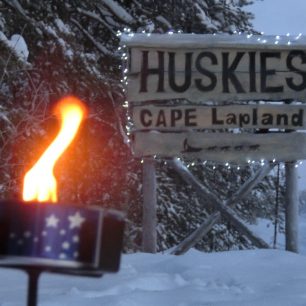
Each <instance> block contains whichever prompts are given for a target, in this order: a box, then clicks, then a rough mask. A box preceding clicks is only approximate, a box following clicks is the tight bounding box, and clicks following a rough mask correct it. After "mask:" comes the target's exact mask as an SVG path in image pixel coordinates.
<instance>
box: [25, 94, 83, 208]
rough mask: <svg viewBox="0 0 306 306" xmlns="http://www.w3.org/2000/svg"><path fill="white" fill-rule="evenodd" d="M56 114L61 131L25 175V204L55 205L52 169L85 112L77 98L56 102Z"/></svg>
mask: <svg viewBox="0 0 306 306" xmlns="http://www.w3.org/2000/svg"><path fill="white" fill-rule="evenodd" d="M55 113H56V115H57V117H58V118H59V119H60V120H61V127H60V131H59V133H58V135H57V136H56V138H55V139H54V140H53V142H52V143H51V144H50V145H49V147H48V148H47V149H46V151H45V152H44V153H43V155H42V156H41V157H40V158H39V160H38V161H37V162H36V164H35V165H34V166H33V167H32V168H31V169H30V170H29V171H28V172H27V173H26V175H25V177H24V182H23V200H24V201H38V202H53V203H55V202H57V182H56V178H55V176H54V166H55V164H56V162H57V160H58V159H59V158H60V156H61V155H62V154H63V153H64V151H65V150H66V149H67V147H68V146H69V145H70V144H71V142H72V141H73V139H74V138H75V136H76V134H77V132H78V129H79V127H80V124H81V122H82V120H83V118H84V116H85V113H86V110H85V106H84V104H83V103H82V102H81V101H80V100H79V99H77V98H75V97H72V96H68V97H65V98H63V99H61V100H60V101H59V102H58V104H57V105H56V108H55Z"/></svg>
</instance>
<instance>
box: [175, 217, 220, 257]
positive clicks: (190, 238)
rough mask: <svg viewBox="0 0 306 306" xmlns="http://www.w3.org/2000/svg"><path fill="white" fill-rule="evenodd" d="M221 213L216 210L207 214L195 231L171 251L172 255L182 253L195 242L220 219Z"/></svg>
mask: <svg viewBox="0 0 306 306" xmlns="http://www.w3.org/2000/svg"><path fill="white" fill-rule="evenodd" d="M220 217H221V214H220V213H219V212H218V211H217V212H214V213H213V214H212V215H210V216H209V218H207V219H206V220H205V221H204V222H203V223H202V224H201V225H200V226H199V227H198V228H197V229H196V230H195V231H193V232H192V234H190V235H189V236H187V237H186V238H185V239H184V240H183V241H182V242H181V243H180V244H179V245H178V246H177V247H176V248H175V249H174V250H173V251H172V252H171V254H172V255H183V254H185V253H186V252H187V251H188V250H189V249H190V248H192V247H193V246H194V245H195V244H197V243H198V242H199V241H200V240H201V239H202V238H203V237H204V236H205V235H206V234H207V233H208V232H209V231H210V230H211V229H212V228H213V226H214V225H215V224H216V223H217V222H218V221H219V220H220Z"/></svg>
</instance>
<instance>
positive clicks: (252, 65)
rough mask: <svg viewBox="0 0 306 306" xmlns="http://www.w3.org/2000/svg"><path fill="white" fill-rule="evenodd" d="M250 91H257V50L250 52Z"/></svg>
mask: <svg viewBox="0 0 306 306" xmlns="http://www.w3.org/2000/svg"><path fill="white" fill-rule="evenodd" d="M249 74H250V92H256V52H249Z"/></svg>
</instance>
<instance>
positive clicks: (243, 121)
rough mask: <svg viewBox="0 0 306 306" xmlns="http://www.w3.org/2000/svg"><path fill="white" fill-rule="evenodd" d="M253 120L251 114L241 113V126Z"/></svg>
mask: <svg viewBox="0 0 306 306" xmlns="http://www.w3.org/2000/svg"><path fill="white" fill-rule="evenodd" d="M250 121H251V118H250V115H249V114H239V126H240V127H243V125H245V124H249V123H250Z"/></svg>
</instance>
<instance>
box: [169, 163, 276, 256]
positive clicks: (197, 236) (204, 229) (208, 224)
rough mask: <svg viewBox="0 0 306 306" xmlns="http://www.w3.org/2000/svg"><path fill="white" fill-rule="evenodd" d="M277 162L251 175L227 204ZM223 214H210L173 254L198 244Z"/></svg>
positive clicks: (238, 199) (179, 253)
mask: <svg viewBox="0 0 306 306" xmlns="http://www.w3.org/2000/svg"><path fill="white" fill-rule="evenodd" d="M274 166H275V164H273V163H269V164H266V165H264V166H263V167H262V168H261V169H259V170H258V171H257V172H256V173H255V174H254V176H252V177H250V178H249V179H248V180H247V181H246V182H245V183H244V184H243V185H242V186H241V188H239V190H238V191H237V192H235V193H234V194H233V195H232V196H231V197H230V198H229V199H228V200H227V201H226V202H225V204H224V205H225V206H231V205H233V204H234V203H237V202H239V201H241V200H242V199H243V198H244V197H245V196H246V195H247V194H249V192H250V191H251V190H252V189H253V188H254V187H255V186H256V185H257V184H258V183H259V182H260V181H261V180H262V179H263V178H264V177H265V176H266V175H267V174H268V173H269V172H270V171H271V170H272V169H273V167H274ZM220 220H221V214H220V213H219V212H215V213H213V214H212V215H210V216H209V217H208V218H207V219H206V220H205V221H203V223H202V224H201V225H200V226H199V227H198V228H197V229H196V230H194V231H193V232H192V233H191V234H190V235H188V236H187V237H186V238H185V239H184V240H183V241H182V242H181V243H180V244H179V245H178V246H177V247H176V248H175V249H174V250H173V251H172V252H171V254H173V255H182V254H184V253H186V252H187V251H188V250H189V249H190V248H192V247H193V246H194V245H196V244H197V243H198V242H199V241H200V240H201V239H202V238H203V237H204V236H205V235H206V234H207V233H209V231H210V230H211V229H212V228H213V227H214V225H215V224H217V223H218V222H220Z"/></svg>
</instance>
